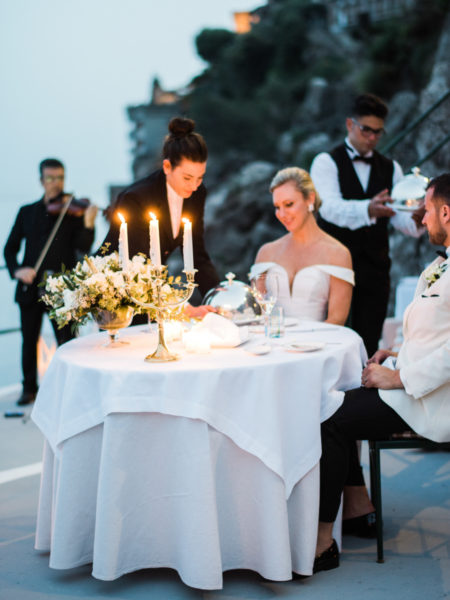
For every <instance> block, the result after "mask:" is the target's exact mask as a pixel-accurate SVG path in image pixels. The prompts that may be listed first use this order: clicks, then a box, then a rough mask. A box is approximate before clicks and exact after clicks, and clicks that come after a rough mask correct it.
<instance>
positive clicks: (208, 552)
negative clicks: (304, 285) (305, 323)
mask: <svg viewBox="0 0 450 600" xmlns="http://www.w3.org/2000/svg"><path fill="white" fill-rule="evenodd" d="M315 327H317V328H319V331H314V332H308V333H301V332H292V333H291V334H290V336H291V337H295V339H298V340H303V341H304V340H306V339H308V340H315V341H326V342H327V344H326V346H325V348H324V349H322V350H320V351H318V352H314V353H309V354H299V353H289V352H286V351H285V350H284V349H282V348H277V349H275V350H273V351H272V352H271V353H270V354H268V355H265V356H253V355H250V354H248V353H246V352H245V350H244V348H245V347H242V348H233V349H221V350H214V351H213V352H212V353H211V354H208V355H188V354H186V355H184V356H183V358H182V360H180V361H177V362H174V363H163V364H148V363H146V362H144V360H143V358H144V356H145V355H146V354H148V353H149V351H150V350H151V349H152V345H153V344H154V343H155V342H154V338H153V340H152V339H151V338H150V335H149V334H148V333H144V331H145V328H132V329H130V330H127V331H126V332H124V333H123V334H122V337H123V338H125V339H128V340H129V341H130V342H131V343H130V345H129V346H123V347H122V348H115V349H108V348H104V347H102V342H103V341H104V334H97V335H93V336H88V337H86V338H80V339H78V340H74V341H73V342H70V343H68V344H66V345H65V346H63V347H61V348H60V349H59V350H58V352H57V353H56V355H55V357H54V358H53V360H52V363H51V365H50V368H49V370H48V372H47V374H46V376H45V378H44V381H43V383H42V385H41V388H40V391H39V394H38V398H37V401H36V404H35V407H34V410H33V413H32V417H33V419H34V420H35V422H36V423H37V425H38V426H39V427H40V429H41V430H42V431H43V433H44V435H45V437H46V438H47V441H48V444H47V447H46V458H45V465H44V473H43V478H42V489H41V500H40V508H39V514H38V530H37V537H36V547H37V548H38V549H45V550H50V551H51V557H50V566H52V567H55V568H69V567H74V566H77V565H80V564H85V563H88V562H93V575H94V576H96V577H99V578H101V579H114V578H116V577H119V576H120V575H121V574H123V573H126V572H130V571H133V570H136V569H140V568H145V567H160V566H168V567H173V568H175V569H177V570H178V572H179V573H180V576H181V577H182V578H183V580H184V581H185V582H186V583H188V584H189V585H192V586H194V587H200V588H204V589H215V588H220V587H221V585H222V571H224V570H227V569H232V568H249V569H254V570H256V571H258V572H260V573H261V574H262V575H264V576H265V577H267V578H270V579H274V580H277V579H278V580H283V579H289V578H290V574H291V571H292V570H295V571H296V572H300V573H304V574H310V573H311V568H312V562H313V559H314V548H315V535H316V529H317V505H318V475H317V463H318V460H319V457H320V429H319V425H320V421H321V420H323V419H325V418H327V417H328V416H330V415H331V414H332V413H333V412H334V411H335V410H336V409H337V408H338V407H339V405H340V403H341V402H342V397H343V393H342V391H340V390H345V389H349V388H352V387H355V386H358V385H359V381H360V373H361V365H362V359H363V358H364V350H363V346H362V343H361V340H360V338H359V337H358V336H357V335H356V334H354V333H353V332H352V331H350V330H348V329H345V328H336V327H327V326H323V325H322V326H319V325H315Z"/></svg>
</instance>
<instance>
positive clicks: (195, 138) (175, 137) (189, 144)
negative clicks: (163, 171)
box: [162, 117, 208, 167]
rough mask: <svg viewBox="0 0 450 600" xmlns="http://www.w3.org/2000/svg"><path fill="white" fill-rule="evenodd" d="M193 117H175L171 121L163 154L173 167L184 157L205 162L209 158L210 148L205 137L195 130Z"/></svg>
mask: <svg viewBox="0 0 450 600" xmlns="http://www.w3.org/2000/svg"><path fill="white" fill-rule="evenodd" d="M194 128H195V122H194V121H193V120H192V119H185V118H183V117H174V118H173V119H172V120H171V121H170V123H169V135H167V136H166V137H165V139H164V146H163V151H162V155H163V158H164V159H168V160H169V161H170V164H171V165H172V167H176V166H177V165H179V164H180V162H181V161H182V160H183V158H187V159H188V160H191V161H192V162H198V163H204V162H206V159H207V158H208V148H207V146H206V142H205V140H204V139H203V137H202V136H201V135H200V134H199V133H196V132H195V131H194Z"/></svg>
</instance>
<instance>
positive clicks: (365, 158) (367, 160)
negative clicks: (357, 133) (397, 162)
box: [352, 154, 373, 165]
mask: <svg viewBox="0 0 450 600" xmlns="http://www.w3.org/2000/svg"><path fill="white" fill-rule="evenodd" d="M357 160H360V161H362V162H365V163H367V164H368V165H371V164H372V163H373V156H359V154H355V156H354V157H353V158H352V161H353V162H356V161H357Z"/></svg>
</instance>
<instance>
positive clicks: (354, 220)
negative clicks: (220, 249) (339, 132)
mask: <svg viewBox="0 0 450 600" xmlns="http://www.w3.org/2000/svg"><path fill="white" fill-rule="evenodd" d="M345 143H346V145H347V146H348V148H347V153H348V155H349V157H350V159H353V157H354V156H355V154H358V152H357V150H356V149H355V148H354V147H353V146H352V144H351V143H350V140H349V139H348V137H347V138H345ZM365 156H367V157H370V156H372V152H368V153H367V154H366V155H365ZM393 163H394V172H393V175H392V185H393V186H394V185H395V184H396V183H397V182H398V181H400V179H401V178H402V177H403V171H402V168H401V166H400V165H399V164H398V162H396V161H395V160H394V161H393ZM353 168H354V169H355V172H356V175H357V177H358V179H359V181H360V183H361V186H362V188H363V190H364V191H366V190H367V186H368V184H369V177H370V170H371V168H372V166H371V165H370V164H368V163H365V162H363V161H355V162H354V163H353ZM310 172H311V179H312V180H313V182H314V185H315V187H316V190H317V191H318V193H319V196H320V199H321V200H322V206H321V207H320V214H321V216H322V217H323V218H324V219H325V220H326V221H329V222H330V223H334V225H337V226H338V227H348V229H352V230H354V229H359V228H360V227H364V226H366V225H374V224H375V223H376V219H375V218H371V217H370V216H369V204H370V198H369V199H367V200H345V199H344V198H343V197H342V193H341V189H340V187H339V174H338V168H337V165H336V163H335V162H334V160H333V159H332V158H331V155H330V154H328V152H321V153H320V154H318V155H317V156H316V157H315V158H314V160H313V162H312V165H311V171H310ZM379 191H380V192H381V191H382V190H379ZM391 223H392V225H393V227H395V228H396V229H398V230H399V231H401V232H403V233H404V234H406V235H410V236H413V237H420V236H421V235H422V233H423V231H424V228H422V227H421V228H419V229H418V228H417V226H416V224H415V222H414V220H413V219H412V217H411V213H406V212H397V213H396V214H395V215H394V216H393V217H391Z"/></svg>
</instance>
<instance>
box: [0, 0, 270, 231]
mask: <svg viewBox="0 0 450 600" xmlns="http://www.w3.org/2000/svg"><path fill="white" fill-rule="evenodd" d="M264 3H265V0H263V1H261V2H258V0H189V1H186V0H128V1H127V2H124V0H0V81H1V88H2V91H1V94H0V131H1V135H0V155H1V160H0V165H1V185H2V189H1V200H2V201H6V202H7V203H8V204H10V203H11V205H17V206H19V205H21V204H25V203H28V202H31V201H32V200H34V199H37V198H38V197H39V196H40V194H41V188H40V185H39V181H38V173H37V166H38V163H39V162H40V160H42V158H45V157H46V156H56V157H58V158H61V160H63V162H64V163H65V164H66V168H67V185H66V189H67V190H68V191H73V192H75V193H76V194H77V195H80V196H81V195H82V196H88V197H90V198H91V199H92V200H93V201H95V202H96V203H97V204H99V205H100V206H104V205H105V203H106V201H107V185H108V184H110V183H128V182H130V181H131V179H132V175H131V155H130V148H131V141H130V139H129V132H130V131H131V123H130V122H129V121H128V119H127V116H126V112H125V109H126V106H128V105H135V104H141V103H146V102H148V101H149V97H150V85H151V81H152V79H153V77H154V76H158V77H159V78H160V80H161V83H162V85H163V86H164V87H165V88H168V89H171V88H177V87H182V86H183V85H184V84H186V83H188V81H189V80H190V79H191V78H192V77H193V76H194V75H196V74H198V73H200V72H201V71H202V70H203V68H204V67H205V64H204V63H203V61H202V60H201V59H200V58H199V57H198V56H197V55H196V52H195V45H194V38H195V36H196V34H197V33H198V32H199V31H201V29H203V28H204V27H225V28H227V29H233V16H232V15H233V11H242V10H250V9H253V8H256V7H257V6H261V5H262V4H264ZM13 216H14V215H11V219H12V218H13Z"/></svg>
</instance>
